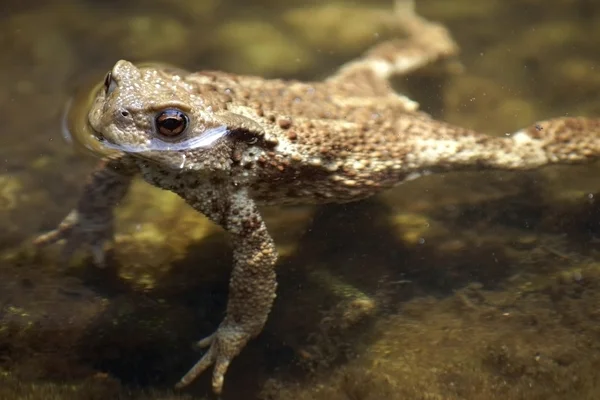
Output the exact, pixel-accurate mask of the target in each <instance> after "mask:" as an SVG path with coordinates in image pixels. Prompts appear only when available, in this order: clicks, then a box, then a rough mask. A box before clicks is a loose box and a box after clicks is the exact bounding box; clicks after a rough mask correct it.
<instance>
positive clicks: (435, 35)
mask: <svg viewBox="0 0 600 400" xmlns="http://www.w3.org/2000/svg"><path fill="white" fill-rule="evenodd" d="M390 22H391V23H392V24H393V28H394V31H396V32H397V33H398V34H397V36H398V37H397V38H395V39H392V40H388V41H385V42H382V43H380V44H378V45H376V46H374V47H373V48H371V49H370V50H369V51H367V52H366V53H365V55H364V56H363V57H362V58H359V59H357V60H354V61H351V62H349V63H347V64H345V65H343V66H342V67H341V68H340V69H339V70H338V72H337V73H336V74H335V75H333V76H331V77H330V78H329V80H328V81H329V82H331V83H340V84H342V85H343V84H352V85H353V86H356V85H360V84H361V83H362V82H364V83H365V87H366V86H367V85H368V86H369V87H373V91H374V92H375V93H373V94H378V93H377V92H381V91H385V89H384V88H385V87H387V84H386V83H387V80H388V79H389V78H391V77H392V76H398V75H406V74H409V73H411V72H413V71H416V70H418V69H420V68H423V67H425V66H427V65H429V64H432V63H434V62H437V61H439V60H443V59H446V58H449V57H451V56H454V55H456V54H458V45H457V44H456V42H455V41H454V40H453V39H452V36H451V35H450V33H449V32H448V30H447V29H446V28H445V27H444V26H442V25H441V24H439V23H436V22H431V21H428V20H426V19H425V18H422V17H420V16H419V15H417V13H416V11H415V2H414V0H396V1H395V9H394V15H393V16H392V20H391V21H390ZM378 88H379V90H378Z"/></svg>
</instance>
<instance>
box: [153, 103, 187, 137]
mask: <svg viewBox="0 0 600 400" xmlns="http://www.w3.org/2000/svg"><path fill="white" fill-rule="evenodd" d="M187 125H188V117H187V115H185V114H184V113H183V112H181V111H179V110H175V109H167V110H164V111H162V112H160V113H159V114H158V115H157V116H156V129H157V130H158V133H160V134H161V135H163V136H168V137H174V136H177V135H180V134H181V133H183V131H185V128H187Z"/></svg>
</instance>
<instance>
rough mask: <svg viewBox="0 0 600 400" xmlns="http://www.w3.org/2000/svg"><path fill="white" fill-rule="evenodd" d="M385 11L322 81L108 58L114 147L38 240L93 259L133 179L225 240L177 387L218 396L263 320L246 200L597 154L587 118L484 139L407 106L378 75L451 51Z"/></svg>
mask: <svg viewBox="0 0 600 400" xmlns="http://www.w3.org/2000/svg"><path fill="white" fill-rule="evenodd" d="M396 8H397V13H396V15H395V18H396V22H397V23H398V26H400V27H401V29H402V32H400V33H402V34H403V35H404V37H403V38H402V39H398V40H396V41H390V42H385V43H382V44H381V45H379V46H377V47H375V48H374V49H372V50H371V51H370V52H368V53H367V54H366V55H365V56H364V57H363V58H361V59H358V60H356V61H353V62H351V63H349V64H347V65H345V66H343V67H342V68H341V69H340V70H339V71H338V72H337V73H336V74H335V75H333V76H331V77H330V78H328V79H326V80H325V81H323V82H298V81H283V80H265V79H262V78H259V77H253V76H239V75H234V74H228V73H224V72H214V71H209V72H198V73H188V72H185V71H181V70H177V69H173V68H169V67H164V66H144V67H136V66H134V65H133V64H131V63H129V62H127V61H119V62H117V63H116V65H115V66H114V67H113V69H112V71H111V72H110V74H109V75H108V76H107V79H106V82H105V84H104V86H103V87H101V88H100V89H99V90H98V92H97V94H96V98H95V101H94V103H93V105H92V107H91V109H90V111H89V123H90V126H91V128H92V129H93V131H94V133H95V135H96V136H97V137H98V139H99V140H101V141H103V143H105V144H106V145H108V146H111V147H113V148H117V149H119V150H120V151H121V152H120V154H119V155H116V156H112V157H111V158H109V159H107V160H106V161H104V162H103V164H102V165H101V167H100V168H99V169H98V170H97V171H96V172H94V173H93V175H92V177H91V178H90V180H89V182H88V183H87V184H86V186H85V188H84V192H83V195H82V197H81V199H80V201H79V203H78V206H77V207H76V208H75V210H73V211H72V212H71V213H70V214H69V215H68V216H67V218H65V220H64V221H63V222H62V223H61V224H60V225H59V227H58V228H57V229H56V230H54V231H52V232H49V233H47V234H44V235H41V236H40V237H39V238H38V239H37V240H36V243H37V244H39V245H47V244H49V243H53V242H56V241H58V240H62V239H66V241H67V245H66V247H65V255H66V256H68V255H70V254H71V253H72V252H73V251H74V250H75V249H76V248H77V247H79V246H81V245H89V246H91V248H92V251H93V254H94V258H95V260H96V262H97V263H99V264H100V263H102V262H103V258H104V256H103V254H104V253H103V249H104V244H105V242H107V241H109V240H110V239H111V237H112V234H113V227H112V226H113V223H112V219H113V208H114V207H115V206H116V205H117V203H118V202H119V201H120V200H121V199H122V197H123V196H124V195H125V193H126V191H127V188H128V186H129V184H130V182H131V179H132V177H133V176H135V175H138V174H139V175H141V176H142V177H143V178H144V179H145V180H146V181H147V182H149V183H151V184H152V185H155V186H158V187H161V188H163V189H166V190H171V191H173V192H175V193H177V194H178V195H179V196H181V197H182V198H183V199H185V200H186V202H187V203H188V204H189V205H190V206H192V207H193V208H195V209H196V210H197V211H198V212H200V213H202V214H204V215H206V216H207V217H208V218H210V219H211V220H212V221H214V222H215V223H216V224H218V225H220V226H222V227H223V228H224V229H225V230H226V231H227V232H228V233H229V234H230V236H231V239H232V240H231V241H232V244H233V252H234V266H233V272H232V275H231V281H230V290H229V300H228V305H227V314H226V317H225V319H224V320H223V322H222V323H221V324H220V326H219V327H218V329H217V330H216V332H215V333H213V334H212V335H210V336H209V337H207V338H205V339H203V340H201V341H200V342H199V344H200V345H201V346H206V347H208V351H207V352H206V353H205V354H204V356H203V357H202V359H201V360H200V361H199V362H198V363H197V364H196V365H195V366H194V367H193V368H192V369H191V370H190V371H189V372H188V373H187V374H186V375H185V376H184V377H183V378H182V379H181V381H180V382H179V383H178V385H177V386H178V387H182V386H185V385H187V384H189V383H190V382H191V381H192V380H194V379H195V378H196V376H198V375H199V374H200V373H201V372H202V371H204V370H205V369H207V368H208V367H210V366H211V365H212V364H214V365H215V367H214V372H213V390H214V391H215V392H216V393H220V392H221V390H222V386H223V381H224V375H225V373H226V371H227V368H228V366H229V363H230V362H231V360H232V359H233V358H234V357H235V356H236V355H237V354H238V353H239V352H240V351H241V350H242V348H243V347H244V346H245V344H246V343H247V342H248V340H250V339H251V338H252V337H254V336H256V335H258V334H259V333H260V332H261V330H262V328H263V326H264V324H265V321H266V320H267V316H268V314H269V312H270V310H271V306H272V303H273V301H274V299H275V291H276V286H277V283H276V278H275V270H274V266H275V262H276V260H277V252H276V250H275V246H274V243H273V240H272V239H271V237H270V235H269V233H268V231H267V228H266V226H265V224H264V222H263V219H262V217H261V215H260V213H259V211H258V209H257V205H260V204H292V203H325V202H347V201H354V200H357V199H361V198H364V197H367V196H371V195H373V194H375V193H377V192H379V191H380V190H383V189H385V188H389V187H392V186H394V185H397V184H399V183H402V182H404V181H406V180H408V179H413V178H415V177H418V176H420V175H421V174H424V173H431V172H439V171H450V170H457V169H468V168H470V169H481V168H495V169H507V170H525V169H532V168H538V167H541V166H545V165H548V164H551V163H575V162H583V161H586V160H591V159H595V158H597V157H598V155H600V121H599V120H591V119H584V118H559V119H554V120H550V121H545V122H540V123H538V124H535V125H532V126H531V127H530V128H527V129H524V130H522V131H519V132H516V133H514V134H513V135H511V136H510V137H505V138H496V137H491V136H487V135H483V134H479V133H476V132H473V131H471V130H467V129H464V128H460V127H457V126H452V125H449V124H446V123H444V122H441V121H436V120H433V119H432V118H431V117H430V116H428V115H427V114H425V113H422V112H420V111H418V105H417V104H416V103H414V102H412V101H411V100H409V99H407V98H405V97H403V96H401V95H399V94H397V93H395V92H394V91H393V90H392V89H391V88H390V85H389V83H388V81H387V79H388V78H389V77H390V76H392V75H403V74H408V73H409V72H411V71H413V70H415V69H418V68H421V67H423V66H425V65H428V64H430V63H432V62H435V61H438V60H440V59H444V58H446V57H449V56H452V55H454V54H456V52H457V47H456V45H455V43H454V42H453V41H452V39H451V37H450V35H449V34H448V32H447V31H446V30H445V29H444V28H443V27H441V26H439V25H437V24H435V23H431V22H428V21H426V20H424V19H422V18H420V17H418V16H417V15H416V14H414V12H413V4H412V1H409V0H397V1H396ZM165 110H171V112H173V110H175V112H178V113H180V114H177V115H178V116H179V117H180V119H179V120H178V121H179V122H181V121H183V123H184V125H185V126H184V129H183V130H181V132H179V131H178V130H177V129H175V130H173V131H169V129H167V130H166V131H164V132H162V133H161V129H160V127H161V123H160V118H162V117H161V115H162V114H161V113H162V112H163V111H165ZM162 116H163V117H164V115H162ZM182 116H184V117H182ZM179 117H178V118H179ZM181 118H183V119H181ZM176 120H177V118H176ZM179 127H181V125H179ZM219 129H221V132H225V134H224V135H223V136H222V137H219V138H218V140H216V141H214V142H212V143H210V145H204V146H202V147H197V148H177V145H178V144H181V143H184V142H185V143H193V142H194V141H193V139H198V138H200V139H202V138H203V137H205V136H206V135H207V132H210V131H211V130H212V131H214V130H217V131H218V130H219ZM165 132H166V133H168V134H167V135H164V133H165ZM186 141H187V142H186ZM167 146H171V149H170V150H169V149H167ZM174 148H175V149H174Z"/></svg>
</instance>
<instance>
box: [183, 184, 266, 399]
mask: <svg viewBox="0 0 600 400" xmlns="http://www.w3.org/2000/svg"><path fill="white" fill-rule="evenodd" d="M196 193H203V194H206V193H212V194H214V195H213V196H211V197H209V198H203V199H201V200H198V199H196V200H192V201H190V200H188V202H189V203H190V204H191V205H192V206H193V207H194V208H195V209H197V210H198V211H200V212H202V213H203V214H205V215H206V216H208V217H209V218H210V219H211V220H213V221H214V222H216V223H218V224H219V225H221V226H222V227H223V228H224V229H225V230H227V232H228V233H229V234H230V236H231V240H232V244H233V246H234V249H233V252H234V254H233V255H234V257H233V259H234V266H233V272H232V274H231V280H230V282H229V298H228V303H227V314H226V316H225V319H224V320H223V322H222V323H221V325H220V326H219V328H218V329H217V331H216V332H215V333H213V334H212V335H210V336H208V337H207V338H205V339H202V340H200V341H199V342H198V345H199V346H200V347H208V351H207V352H206V353H205V354H204V356H203V357H202V358H201V359H200V361H198V362H197V363H196V365H194V366H193V367H192V369H190V370H189V371H188V373H187V374H185V376H184V377H183V378H181V380H180V381H179V383H178V384H177V385H176V387H177V388H181V387H183V386H186V385H188V384H189V383H190V382H192V381H193V380H194V379H195V378H196V377H197V376H198V375H199V374H201V373H202V372H203V371H204V370H205V369H207V368H208V367H209V366H210V365H212V364H213V363H214V364H215V367H214V372H213V380H212V385H213V391H214V392H215V393H217V394H218V393H220V392H221V390H222V387H223V380H224V376H225V373H226V371H227V368H228V367H229V363H230V362H231V360H232V359H233V358H234V357H235V356H236V355H238V354H239V352H240V351H241V350H242V349H243V348H244V346H245V345H246V343H247V342H248V341H249V340H250V339H251V338H253V337H255V336H257V335H258V334H259V333H260V332H261V331H262V328H263V326H264V324H265V322H266V320H267V317H268V315H269V312H270V311H271V306H272V305H273V301H274V300H275V290H276V288H277V282H276V279H275V268H274V266H275V261H276V260H277V251H276V249H275V245H274V243H273V240H272V239H271V236H270V235H269V233H268V231H267V228H266V226H265V223H264V222H263V220H262V217H261V215H260V213H259V211H258V209H257V208H256V205H255V203H254V201H253V200H252V199H251V198H249V197H248V195H247V193H246V191H245V190H239V191H236V192H234V193H231V192H230V191H229V190H222V191H215V190H214V188H210V189H206V190H202V191H198V192H196Z"/></svg>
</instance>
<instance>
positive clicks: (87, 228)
mask: <svg viewBox="0 0 600 400" xmlns="http://www.w3.org/2000/svg"><path fill="white" fill-rule="evenodd" d="M135 173H136V168H135V166H134V164H133V163H131V160H130V159H128V158H127V157H125V156H120V157H114V158H110V159H107V160H105V161H103V162H102V163H101V164H100V166H99V168H98V169H96V171H94V173H93V174H92V175H91V178H90V179H89V181H88V182H87V184H86V185H85V187H84V189H83V194H82V196H81V198H80V199H79V202H78V204H77V207H76V208H75V209H73V210H72V211H71V212H70V213H69V214H68V215H67V216H66V217H65V219H63V221H62V222H61V223H60V224H59V226H58V227H57V228H56V229H54V230H52V231H50V232H47V233H44V234H41V235H39V236H38V237H37V238H35V239H34V241H33V243H34V245H36V246H39V247H42V246H46V245H50V244H53V243H56V242H58V241H61V240H66V244H65V247H64V248H63V254H62V257H63V261H67V260H68V259H69V258H70V257H71V256H72V255H73V253H74V252H75V251H76V250H77V249H78V248H80V247H83V246H89V247H90V248H91V251H92V255H93V257H94V262H95V263H96V265H99V266H102V265H104V258H105V256H104V254H105V253H104V247H105V244H106V243H107V242H110V241H112V239H113V234H114V221H113V208H114V207H115V206H116V205H117V203H118V202H119V201H120V200H121V199H122V198H123V197H124V196H125V193H126V192H127V189H128V188H129V185H130V182H131V178H132V177H133V175H134V174H135Z"/></svg>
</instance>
